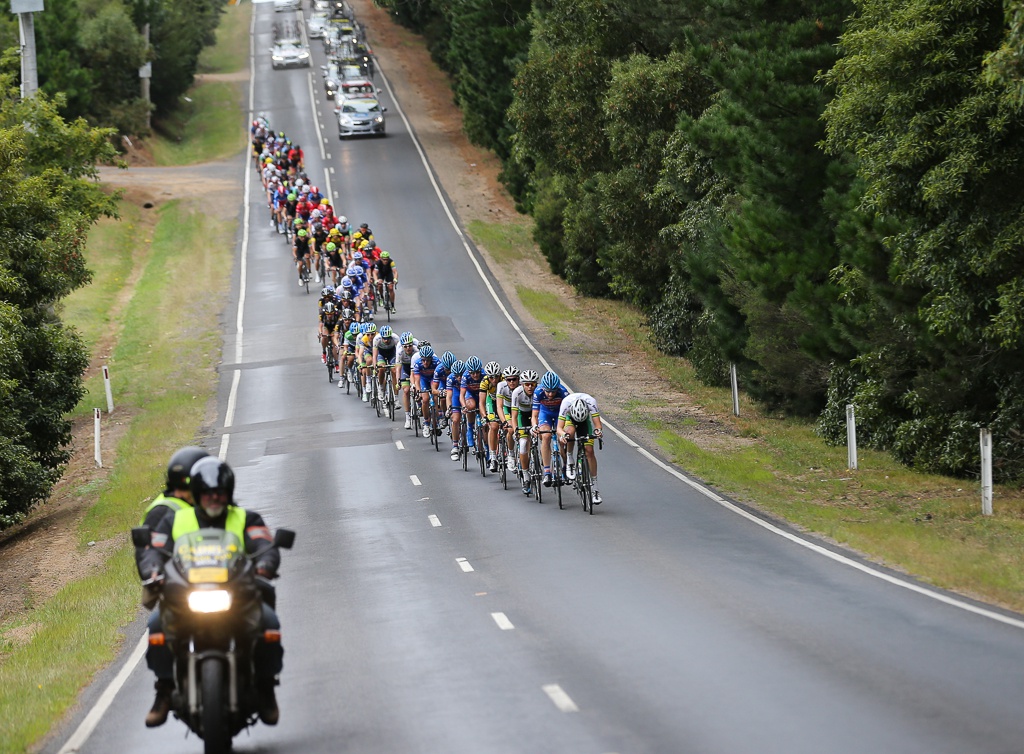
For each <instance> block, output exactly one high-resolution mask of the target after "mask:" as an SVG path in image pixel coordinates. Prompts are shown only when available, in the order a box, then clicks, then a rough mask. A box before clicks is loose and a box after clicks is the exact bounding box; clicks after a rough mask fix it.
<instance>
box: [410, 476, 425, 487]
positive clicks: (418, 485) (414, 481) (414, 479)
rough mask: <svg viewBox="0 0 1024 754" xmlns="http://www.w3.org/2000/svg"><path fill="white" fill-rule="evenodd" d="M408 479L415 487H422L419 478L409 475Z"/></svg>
mask: <svg viewBox="0 0 1024 754" xmlns="http://www.w3.org/2000/svg"><path fill="white" fill-rule="evenodd" d="M409 479H411V480H412V483H413V484H414V485H416V486H417V487H420V486H422V484H423V483H422V482H421V481H420V478H419V477H418V476H416V475H415V474H410V475H409Z"/></svg>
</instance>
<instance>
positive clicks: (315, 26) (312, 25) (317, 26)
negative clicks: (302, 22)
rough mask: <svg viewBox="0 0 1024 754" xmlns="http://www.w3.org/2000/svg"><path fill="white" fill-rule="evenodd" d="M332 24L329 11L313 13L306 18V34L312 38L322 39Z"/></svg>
mask: <svg viewBox="0 0 1024 754" xmlns="http://www.w3.org/2000/svg"><path fill="white" fill-rule="evenodd" d="M330 25H331V19H330V18H329V17H328V15H327V13H313V14H312V15H310V17H309V18H308V19H306V35H307V36H308V37H309V38H310V39H320V38H322V37H323V36H324V34H325V33H326V31H327V27H328V26H330Z"/></svg>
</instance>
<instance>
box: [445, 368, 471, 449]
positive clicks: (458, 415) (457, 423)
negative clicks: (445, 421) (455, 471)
mask: <svg viewBox="0 0 1024 754" xmlns="http://www.w3.org/2000/svg"><path fill="white" fill-rule="evenodd" d="M465 374H466V364H465V362H463V361H462V360H460V359H456V360H455V361H454V362H452V366H451V369H450V371H449V374H448V378H447V380H446V382H445V394H446V396H447V398H448V411H449V412H450V413H451V417H452V420H451V429H452V460H453V461H458V460H459V437H460V431H461V428H462V403H461V400H460V397H461V396H460V393H461V388H460V386H461V385H462V378H463V376H464V375H465Z"/></svg>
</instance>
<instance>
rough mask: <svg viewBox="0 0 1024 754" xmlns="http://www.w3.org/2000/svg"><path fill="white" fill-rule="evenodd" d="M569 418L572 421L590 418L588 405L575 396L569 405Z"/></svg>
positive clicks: (583, 420)
mask: <svg viewBox="0 0 1024 754" xmlns="http://www.w3.org/2000/svg"><path fill="white" fill-rule="evenodd" d="M569 418H570V419H572V420H573V421H574V422H585V421H586V420H587V419H589V418H590V406H588V405H587V402H586V401H585V400H583V399H582V398H577V399H576V400H574V401H573V402H572V405H571V406H569Z"/></svg>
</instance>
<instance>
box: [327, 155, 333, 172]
mask: <svg viewBox="0 0 1024 754" xmlns="http://www.w3.org/2000/svg"><path fill="white" fill-rule="evenodd" d="M327 159H330V155H328V156H327ZM328 170H330V171H331V175H334V166H333V165H332V166H331V167H329V168H328Z"/></svg>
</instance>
